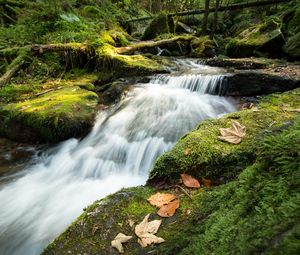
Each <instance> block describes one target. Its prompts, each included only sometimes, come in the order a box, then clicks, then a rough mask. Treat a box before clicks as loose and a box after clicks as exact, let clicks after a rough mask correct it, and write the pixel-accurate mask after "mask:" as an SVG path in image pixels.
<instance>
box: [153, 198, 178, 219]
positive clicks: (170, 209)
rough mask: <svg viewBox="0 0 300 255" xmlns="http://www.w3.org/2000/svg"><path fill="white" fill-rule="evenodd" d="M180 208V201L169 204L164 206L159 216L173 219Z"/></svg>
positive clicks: (159, 211)
mask: <svg viewBox="0 0 300 255" xmlns="http://www.w3.org/2000/svg"><path fill="white" fill-rule="evenodd" d="M178 207H179V199H176V200H174V201H172V202H170V203H168V204H167V205H164V206H162V207H161V208H160V209H159V210H158V212H157V214H158V215H159V216H160V217H166V218H169V217H172V216H173V215H174V214H175V212H176V209H177V208H178Z"/></svg>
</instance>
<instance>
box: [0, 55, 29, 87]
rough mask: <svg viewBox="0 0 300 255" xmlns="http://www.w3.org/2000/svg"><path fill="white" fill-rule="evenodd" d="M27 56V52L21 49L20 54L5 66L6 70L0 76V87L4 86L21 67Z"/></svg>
mask: <svg viewBox="0 0 300 255" xmlns="http://www.w3.org/2000/svg"><path fill="white" fill-rule="evenodd" d="M27 56H28V52H27V51H25V50H23V51H21V52H20V54H19V55H18V56H17V57H16V58H15V59H14V60H13V61H12V62H11V64H10V65H9V66H8V67H7V70H6V72H5V73H4V74H3V75H2V76H1V77H0V88H2V87H3V86H5V85H6V84H7V83H8V82H9V81H10V79H11V78H12V77H13V76H14V74H15V73H16V72H17V71H19V70H20V69H21V67H22V66H23V64H24V63H25V60H26V58H27Z"/></svg>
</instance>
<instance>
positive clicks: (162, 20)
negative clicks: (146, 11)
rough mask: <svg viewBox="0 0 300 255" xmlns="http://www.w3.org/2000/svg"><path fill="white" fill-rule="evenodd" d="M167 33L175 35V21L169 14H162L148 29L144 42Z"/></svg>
mask: <svg viewBox="0 0 300 255" xmlns="http://www.w3.org/2000/svg"><path fill="white" fill-rule="evenodd" d="M165 33H174V21H173V18H171V17H168V15H167V14H165V13H161V14H159V15H158V16H157V17H155V18H154V19H153V20H152V22H151V23H150V25H149V26H148V27H147V28H146V30H145V32H144V34H143V37H142V40H150V39H154V38H155V37H157V36H158V35H160V34H165Z"/></svg>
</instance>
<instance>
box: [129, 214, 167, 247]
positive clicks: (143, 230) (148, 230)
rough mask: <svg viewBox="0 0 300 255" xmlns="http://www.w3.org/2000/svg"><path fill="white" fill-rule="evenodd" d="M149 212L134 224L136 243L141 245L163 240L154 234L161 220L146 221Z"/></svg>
mask: <svg viewBox="0 0 300 255" xmlns="http://www.w3.org/2000/svg"><path fill="white" fill-rule="evenodd" d="M149 216H150V214H147V215H146V216H145V218H144V219H143V221H142V222H141V223H140V224H138V225H136V226H135V234H136V235H137V237H138V238H139V239H138V243H139V244H140V245H141V246H142V247H147V246H148V245H150V244H152V243H154V244H155V243H157V244H158V243H163V242H164V241H165V240H164V239H163V238H161V237H157V236H156V235H155V234H156V232H157V231H158V229H159V227H160V224H161V220H153V221H150V222H148V219H149Z"/></svg>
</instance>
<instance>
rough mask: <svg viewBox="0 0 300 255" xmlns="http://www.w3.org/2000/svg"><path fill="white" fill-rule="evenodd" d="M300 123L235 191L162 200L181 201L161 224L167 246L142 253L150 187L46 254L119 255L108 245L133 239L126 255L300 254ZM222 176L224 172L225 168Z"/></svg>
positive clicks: (91, 214) (93, 214)
mask: <svg viewBox="0 0 300 255" xmlns="http://www.w3.org/2000/svg"><path fill="white" fill-rule="evenodd" d="M299 130H300V119H299V117H298V119H297V120H296V121H290V122H288V123H287V124H286V125H285V126H281V127H280V128H279V129H272V130H269V132H266V133H265V135H264V138H263V139H260V140H259V142H258V143H257V145H256V147H255V149H256V150H255V152H254V155H253V158H255V162H254V161H253V162H251V163H249V166H248V167H246V165H245V166H244V167H243V169H242V170H243V171H242V173H241V174H240V175H239V176H238V177H237V179H235V180H233V181H231V182H230V183H227V184H223V185H220V186H213V187H210V188H205V187H202V188H200V189H197V190H188V191H185V192H189V196H187V195H186V193H184V192H182V190H181V189H176V188H169V189H168V190H165V192H170V193H173V194H175V195H176V196H177V197H178V198H179V199H180V207H179V208H178V210H177V212H176V214H175V215H174V216H173V217H171V218H167V219H162V224H161V226H160V229H159V231H158V233H157V236H159V237H162V238H164V239H165V243H162V244H159V245H152V246H149V247H147V248H141V247H140V245H139V244H138V243H137V237H136V236H135V235H134V226H133V227H131V226H130V221H129V220H131V221H133V222H135V224H137V223H139V222H141V221H142V219H143V218H144V217H145V215H147V214H148V213H151V219H158V218H159V217H158V216H157V215H155V212H156V211H157V210H156V209H155V208H154V207H152V206H151V205H150V204H149V203H148V201H147V198H149V197H150V196H151V195H153V194H155V193H156V192H157V191H156V190H155V189H154V188H151V187H149V186H141V187H136V188H129V189H124V190H121V191H119V192H117V193H115V194H113V195H110V196H109V197H107V198H104V199H102V200H100V201H96V202H95V203H94V204H92V205H91V206H89V207H88V208H87V209H85V212H84V213H83V214H82V215H81V216H80V217H79V218H78V219H77V220H76V221H75V222H74V223H73V224H72V225H71V226H70V227H69V228H68V229H67V230H66V231H65V232H64V233H62V234H61V235H60V236H59V237H58V238H56V239H55V240H54V242H53V243H51V244H50V245H49V246H48V247H47V248H46V249H45V250H44V251H43V253H42V254H43V255H48V254H49V255H50V254H51V255H52V254H118V252H117V250H115V249H114V248H112V247H111V243H110V242H111V241H112V240H113V239H114V238H115V236H116V235H117V234H118V233H124V234H126V235H132V236H133V238H132V239H131V240H130V241H129V242H127V243H126V244H124V249H125V254H131V255H133V254H139V255H141V254H166V255H173V254H258V253H264V254H298V252H299V250H300V245H299V244H300V243H299V236H300V225H299V220H300V218H299V215H300V205H299V203H298V201H299V195H300V190H299V185H300V172H299V165H300V155H299V151H300V147H299V146H300V140H299V139H300V133H299ZM222 167H223V170H225V169H226V165H223V166H222Z"/></svg>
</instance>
